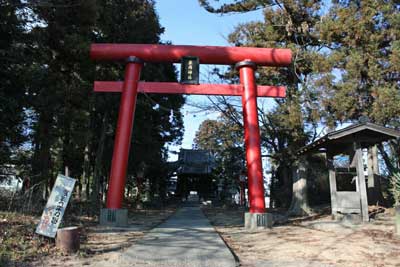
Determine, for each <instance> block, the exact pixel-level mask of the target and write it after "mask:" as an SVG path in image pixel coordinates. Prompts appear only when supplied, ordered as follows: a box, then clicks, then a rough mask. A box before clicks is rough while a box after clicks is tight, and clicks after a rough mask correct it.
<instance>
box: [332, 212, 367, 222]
mask: <svg viewBox="0 0 400 267" xmlns="http://www.w3.org/2000/svg"><path fill="white" fill-rule="evenodd" d="M332 217H333V219H334V220H335V221H338V222H343V223H348V224H361V223H363V220H362V215H361V214H354V213H345V214H341V213H337V214H335V215H333V216H332Z"/></svg>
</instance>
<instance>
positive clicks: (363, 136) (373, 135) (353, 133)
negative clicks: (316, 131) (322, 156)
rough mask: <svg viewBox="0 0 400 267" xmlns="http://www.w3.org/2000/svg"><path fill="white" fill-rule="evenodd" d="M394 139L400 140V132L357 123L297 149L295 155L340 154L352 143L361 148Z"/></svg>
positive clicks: (371, 124)
mask: <svg viewBox="0 0 400 267" xmlns="http://www.w3.org/2000/svg"><path fill="white" fill-rule="evenodd" d="M396 138H400V131H397V130H395V129H392V128H387V127H384V126H381V125H378V124H375V123H370V122H365V123H358V124H353V125H350V126H348V127H346V128H343V129H340V130H337V131H333V132H330V133H328V134H326V135H325V136H323V137H321V138H320V139H318V140H316V141H314V142H312V143H311V144H308V145H306V146H304V147H302V148H301V149H299V151H298V152H297V154H298V155H301V154H305V153H310V152H316V151H320V150H321V149H325V150H328V151H330V152H332V153H341V152H345V151H347V150H348V149H349V146H350V145H352V144H353V143H354V142H359V143H360V144H361V146H362V147H369V146H372V145H375V144H379V143H382V142H385V141H388V140H390V139H396Z"/></svg>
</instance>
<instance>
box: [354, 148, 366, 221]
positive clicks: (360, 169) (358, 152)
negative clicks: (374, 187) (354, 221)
mask: <svg viewBox="0 0 400 267" xmlns="http://www.w3.org/2000/svg"><path fill="white" fill-rule="evenodd" d="M354 151H355V160H356V170H357V177H358V185H359V189H360V191H359V192H360V199H361V215H362V220H363V221H364V222H368V221H369V216H368V198H367V187H366V184H365V175H364V164H363V158H362V157H363V154H362V147H361V144H360V143H359V142H354Z"/></svg>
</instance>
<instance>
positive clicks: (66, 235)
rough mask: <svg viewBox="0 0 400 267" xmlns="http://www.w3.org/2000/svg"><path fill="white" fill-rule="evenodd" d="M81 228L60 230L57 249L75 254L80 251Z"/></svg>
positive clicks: (73, 227)
mask: <svg viewBox="0 0 400 267" xmlns="http://www.w3.org/2000/svg"><path fill="white" fill-rule="evenodd" d="M79 246H80V241H79V227H77V226H72V227H65V228H61V229H58V231H57V238H56V247H57V248H58V249H60V250H62V251H63V252H66V253H74V252H77V251H78V250H79Z"/></svg>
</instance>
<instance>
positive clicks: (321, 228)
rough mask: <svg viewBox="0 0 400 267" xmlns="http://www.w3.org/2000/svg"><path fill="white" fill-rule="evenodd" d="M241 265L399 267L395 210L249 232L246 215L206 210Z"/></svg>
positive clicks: (227, 211)
mask: <svg viewBox="0 0 400 267" xmlns="http://www.w3.org/2000/svg"><path fill="white" fill-rule="evenodd" d="M203 211H204V212H205V214H206V215H207V217H208V218H209V219H210V220H211V222H212V223H213V225H214V226H215V228H216V229H217V231H218V232H219V233H220V235H221V236H222V237H223V239H224V240H225V242H226V243H227V244H228V245H229V247H230V248H231V250H232V251H233V252H234V254H235V255H236V256H237V258H238V260H239V261H240V264H241V265H240V266H243V267H261V266H266V267H267V266H268V267H278V266H296V267H306V266H307V267H314V266H315V267H317V266H318V267H325V266H326V267H328V266H329V267H331V266H332V267H333V266H335V267H337V266H343V267H344V266H346V267H348V266H355V267H357V266H362V267H372V266H374V267H381V266H400V236H396V235H395V234H394V211H393V210H386V211H385V212H384V213H381V214H378V215H376V216H375V219H372V220H371V222H370V223H367V224H360V225H352V224H349V223H337V222H335V221H332V220H331V216H330V215H324V216H318V218H317V219H315V217H314V218H313V219H312V220H296V221H292V222H287V223H286V224H283V225H278V226H274V227H273V228H272V229H270V230H263V231H257V232H247V231H246V230H244V229H243V218H242V217H243V211H234V210H226V209H219V210H216V209H211V208H206V209H203Z"/></svg>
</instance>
